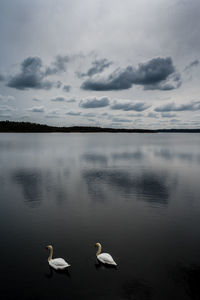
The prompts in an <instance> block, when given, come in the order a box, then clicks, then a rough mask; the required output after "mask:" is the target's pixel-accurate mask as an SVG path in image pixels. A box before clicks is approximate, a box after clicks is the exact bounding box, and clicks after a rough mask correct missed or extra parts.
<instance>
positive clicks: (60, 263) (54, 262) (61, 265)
mask: <svg viewBox="0 0 200 300" xmlns="http://www.w3.org/2000/svg"><path fill="white" fill-rule="evenodd" d="M49 265H50V266H51V267H53V268H54V269H56V270H62V269H65V268H67V267H69V266H70V265H69V264H68V263H67V262H66V261H65V260H64V259H63V258H54V259H51V260H50V261H49Z"/></svg>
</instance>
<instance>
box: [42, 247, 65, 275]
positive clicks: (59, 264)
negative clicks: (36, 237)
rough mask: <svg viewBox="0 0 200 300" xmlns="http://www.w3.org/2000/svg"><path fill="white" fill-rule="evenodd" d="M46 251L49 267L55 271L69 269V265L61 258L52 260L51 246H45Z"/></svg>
mask: <svg viewBox="0 0 200 300" xmlns="http://www.w3.org/2000/svg"><path fill="white" fill-rule="evenodd" d="M46 249H48V250H50V253H49V258H48V262H49V265H50V266H51V267H52V268H54V269H56V270H63V269H65V268H68V267H70V265H69V264H68V263H67V262H66V261H65V260H64V259H63V258H54V259H52V256H53V247H52V246H51V245H49V246H46Z"/></svg>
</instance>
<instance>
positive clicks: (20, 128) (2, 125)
mask: <svg viewBox="0 0 200 300" xmlns="http://www.w3.org/2000/svg"><path fill="white" fill-rule="evenodd" d="M0 132H130V133H134V132H135V133H136V132H138V133H156V132H186V133H187V132H188V133H192V132H194V133H195V132H196V133H200V129H173V128H172V129H157V130H150V129H124V128H103V127H92V126H91V127H90V126H72V127H56V126H48V125H45V124H37V123H30V122H12V121H0Z"/></svg>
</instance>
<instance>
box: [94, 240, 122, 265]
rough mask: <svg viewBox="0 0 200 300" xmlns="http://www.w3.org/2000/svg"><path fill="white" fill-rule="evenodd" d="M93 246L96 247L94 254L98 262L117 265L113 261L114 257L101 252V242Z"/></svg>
mask: <svg viewBox="0 0 200 300" xmlns="http://www.w3.org/2000/svg"><path fill="white" fill-rule="evenodd" d="M95 247H97V248H98V250H97V253H96V256H97V259H98V260H99V261H100V262H102V263H103V264H108V265H113V266H117V264H116V262H115V261H114V259H113V258H112V256H111V255H110V254H108V253H101V244H100V243H96V244H95Z"/></svg>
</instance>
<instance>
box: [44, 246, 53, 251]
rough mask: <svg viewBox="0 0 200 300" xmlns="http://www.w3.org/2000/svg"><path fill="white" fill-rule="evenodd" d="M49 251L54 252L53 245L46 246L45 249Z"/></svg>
mask: <svg viewBox="0 0 200 300" xmlns="http://www.w3.org/2000/svg"><path fill="white" fill-rule="evenodd" d="M45 248H46V249H47V250H52V249H53V247H52V246H51V245H48V246H46V247H45Z"/></svg>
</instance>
